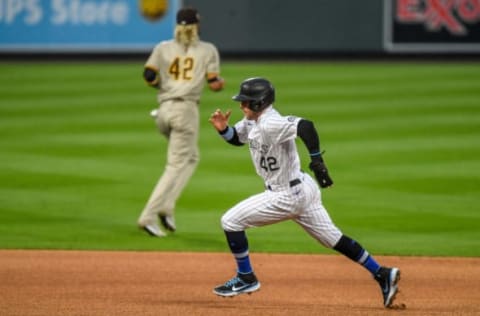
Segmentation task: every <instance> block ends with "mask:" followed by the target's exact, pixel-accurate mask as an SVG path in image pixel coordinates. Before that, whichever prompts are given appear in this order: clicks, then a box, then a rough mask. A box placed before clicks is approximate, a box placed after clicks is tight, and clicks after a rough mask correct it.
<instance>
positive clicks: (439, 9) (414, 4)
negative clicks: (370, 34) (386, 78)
mask: <svg viewBox="0 0 480 316" xmlns="http://www.w3.org/2000/svg"><path fill="white" fill-rule="evenodd" d="M384 47H385V49H386V50H387V51H391V52H422V51H423V52H441V53H448V52H470V53H471V52H480V0H385V2H384Z"/></svg>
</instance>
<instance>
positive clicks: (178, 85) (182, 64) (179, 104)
mask: <svg viewBox="0 0 480 316" xmlns="http://www.w3.org/2000/svg"><path fill="white" fill-rule="evenodd" d="M199 21H200V16H199V14H198V12H197V10H196V9H194V8H183V9H181V10H179V11H178V12H177V25H176V27H175V34H174V37H175V38H174V39H172V40H169V41H163V42H161V43H159V44H158V45H156V46H155V48H154V49H153V51H152V53H151V55H150V57H149V58H148V60H147V62H146V63H145V69H144V73H143V77H144V79H145V80H146V82H147V83H148V84H149V85H150V86H152V87H154V88H156V89H158V94H157V100H158V104H159V107H158V109H156V110H154V111H152V113H151V114H152V116H153V117H154V118H155V122H156V124H157V126H158V129H159V131H160V133H162V134H163V135H165V136H166V137H167V139H168V151H167V163H166V166H165V170H164V172H163V175H162V176H161V178H160V179H159V181H158V183H157V185H156V187H155V188H154V190H153V192H152V194H151V196H150V198H149V200H148V202H147V204H146V206H145V208H144V209H143V212H142V214H141V215H140V218H139V219H138V226H139V227H140V228H142V229H144V230H145V231H146V232H147V233H148V234H150V235H152V236H156V237H163V236H166V232H165V231H164V230H162V229H161V228H160V226H159V224H158V223H159V222H160V223H161V224H162V226H163V228H164V229H166V230H168V231H171V232H174V231H175V230H176V225H175V217H174V213H175V204H176V201H177V199H178V197H179V196H180V194H181V192H182V191H183V189H184V187H185V186H186V184H187V183H188V180H189V179H190V177H191V176H192V174H193V172H194V170H195V168H196V166H197V163H198V160H199V149H198V134H199V111H198V106H199V101H200V96H201V93H202V90H203V87H204V85H205V83H208V86H209V88H210V89H211V90H213V91H220V90H222V88H223V85H224V80H223V79H222V78H221V77H220V58H219V54H218V50H217V48H216V47H215V46H214V45H213V44H211V43H207V42H204V41H201V40H200V39H199V35H198V30H199Z"/></svg>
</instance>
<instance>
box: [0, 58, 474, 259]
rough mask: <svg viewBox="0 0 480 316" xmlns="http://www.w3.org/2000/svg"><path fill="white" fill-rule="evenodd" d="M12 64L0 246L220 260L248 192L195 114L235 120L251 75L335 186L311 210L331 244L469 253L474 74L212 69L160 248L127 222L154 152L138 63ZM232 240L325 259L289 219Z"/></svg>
mask: <svg viewBox="0 0 480 316" xmlns="http://www.w3.org/2000/svg"><path fill="white" fill-rule="evenodd" d="M22 66H23V65H21V64H18V65H3V64H0V136H1V138H0V145H1V146H2V153H1V157H0V161H1V162H2V164H1V165H0V179H1V180H2V181H1V182H0V183H1V185H0V221H1V222H2V223H4V224H3V225H0V236H2V237H0V247H1V248H67V249H132V250H188V251H206V250H208V251H226V249H227V246H226V244H225V241H224V235H223V233H222V231H221V227H220V224H219V221H220V217H221V215H222V214H223V212H225V210H227V209H228V208H229V207H231V206H232V205H234V204H235V203H237V202H238V201H240V200H241V199H244V198H246V197H248V196H249V195H251V194H254V193H257V192H259V191H261V190H262V189H263V184H262V182H261V179H259V178H258V176H256V175H255V172H254V168H253V166H252V164H251V161H250V157H249V153H248V148H246V147H243V148H236V147H233V146H229V145H228V144H225V143H224V141H223V140H222V139H221V138H220V137H219V136H218V135H217V133H216V132H215V131H213V129H212V127H211V126H210V124H209V123H208V117H209V115H210V113H211V112H212V111H214V110H215V109H216V108H222V109H228V108H230V109H232V110H233V113H232V117H231V122H232V123H233V122H235V121H237V120H239V119H240V118H241V113H240V111H239V110H238V104H237V103H235V102H233V101H231V96H232V95H234V94H235V93H237V90H238V84H239V83H240V82H241V81H242V80H243V79H245V78H247V77H251V76H255V75H262V76H266V77H268V78H269V79H271V80H272V81H273V82H274V83H275V86H276V89H277V100H278V102H277V107H278V108H279V110H280V111H281V112H282V113H284V114H290V113H291V114H295V115H299V116H304V117H306V118H309V119H311V120H313V121H314V122H315V123H316V125H317V127H318V129H319V132H320V137H321V142H322V147H323V148H325V149H326V150H327V153H326V156H325V157H326V161H327V165H328V166H329V168H330V170H331V173H332V176H333V178H334V180H335V186H334V187H333V188H332V189H328V190H324V191H323V196H324V202H325V205H326V206H327V208H328V209H329V211H330V213H331V215H332V217H333V218H334V219H335V220H336V222H337V224H338V225H339V226H340V227H341V228H342V229H344V231H345V232H346V233H347V234H350V235H352V236H354V237H356V238H358V239H359V241H361V242H362V244H364V245H365V246H367V247H368V249H369V250H370V251H372V252H375V253H379V254H405V255H409V254H420V255H464V256H478V255H480V253H479V251H478V249H480V248H479V247H478V246H480V244H479V240H480V233H479V232H480V224H479V223H480V218H479V217H480V215H479V214H480V212H479V211H480V209H479V208H478V196H477V195H478V194H477V191H478V179H479V178H480V174H479V172H480V171H479V170H480V162H479V160H478V157H479V155H480V152H479V151H480V146H479V141H478V139H480V138H479V136H480V130H479V126H480V124H478V123H479V113H480V112H479V111H480V108H479V102H478V100H479V98H480V89H478V88H479V82H480V80H479V77H480V72H479V68H480V66H479V65H478V64H475V63H471V64H463V63H461V64H421V63H419V64H414V63H400V64H399V63H392V64H390V63H354V62H349V63H340V62H335V63H322V62H320V63H295V64H293V63H280V62H275V63H250V62H249V63H238V62H226V63H225V64H224V65H223V67H222V74H223V75H224V76H225V78H227V86H226V89H225V90H224V91H222V92H220V93H217V94H213V93H210V92H207V91H206V93H205V94H204V96H203V98H202V102H201V104H200V117H201V134H200V147H201V161H200V164H199V166H198V168H197V171H196V173H195V176H194V177H193V179H192V180H191V182H190V183H189V185H188V186H187V188H186V190H185V193H184V194H183V195H182V197H181V198H180V199H179V201H178V208H177V222H178V225H179V231H178V232H177V233H176V234H175V235H174V236H171V237H169V238H167V239H164V240H162V241H161V242H159V241H158V240H154V239H149V238H146V237H145V236H144V235H143V234H142V233H141V232H139V231H138V230H137V228H136V218H137V216H138V215H139V212H140V211H141V209H142V208H143V205H144V203H145V202H146V199H147V198H148V195H149V194H150V191H151V190H152V189H153V186H154V185H155V183H156V181H157V180H158V177H159V175H160V174H161V172H162V170H163V167H164V166H163V164H164V162H165V156H166V141H165V140H164V139H163V138H161V137H160V136H159V135H158V132H157V131H156V128H155V126H154V122H153V120H152V119H151V118H150V117H149V111H150V110H151V109H152V108H153V107H155V106H156V101H155V96H154V91H153V90H152V89H150V88H148V87H146V86H145V84H144V83H143V81H142V79H141V70H142V67H143V61H139V62H138V63H136V62H128V63H118V64H117V63H115V64H113V63H112V64H102V63H62V64H55V63H41V64H29V69H30V71H29V72H28V73H25V72H20V71H19V68H21V67H22ZM19 73H22V76H20V75H19ZM298 146H299V148H300V150H301V154H302V158H303V165H304V166H303V167H304V169H305V170H307V169H308V160H307V154H306V151H305V150H304V148H303V144H302V143H301V142H299V143H298ZM476 157H477V158H476ZM27 218H28V219H30V220H28V221H27V223H25V221H26V219H27ZM25 229H27V230H28V231H31V232H32V233H31V235H29V236H25V234H24V231H25ZM248 234H249V236H251V248H252V251H266V252H306V253H310V252H326V253H330V252H331V251H330V250H327V249H324V248H322V247H320V246H319V245H318V243H317V242H316V241H314V240H313V239H312V238H311V237H309V236H308V235H307V234H305V233H304V232H303V231H302V230H301V228H299V227H298V226H297V225H295V224H293V223H281V224H278V225H273V226H268V227H264V228H261V229H252V230H249V232H248Z"/></svg>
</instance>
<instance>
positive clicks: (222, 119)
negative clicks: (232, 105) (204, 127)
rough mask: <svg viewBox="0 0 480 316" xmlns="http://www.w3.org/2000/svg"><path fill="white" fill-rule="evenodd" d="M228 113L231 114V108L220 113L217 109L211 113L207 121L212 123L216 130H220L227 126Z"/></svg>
mask: <svg viewBox="0 0 480 316" xmlns="http://www.w3.org/2000/svg"><path fill="white" fill-rule="evenodd" d="M230 114H232V111H231V110H228V111H227V112H225V113H222V111H221V110H220V109H217V110H215V112H213V113H212V115H211V116H210V119H209V120H208V121H209V122H210V123H212V125H213V127H215V129H216V130H217V131H219V132H221V131H223V130H225V129H226V128H227V126H228V120H229V119H230Z"/></svg>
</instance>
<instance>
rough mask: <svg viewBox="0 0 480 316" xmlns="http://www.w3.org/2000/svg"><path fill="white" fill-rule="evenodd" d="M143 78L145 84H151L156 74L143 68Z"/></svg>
mask: <svg viewBox="0 0 480 316" xmlns="http://www.w3.org/2000/svg"><path fill="white" fill-rule="evenodd" d="M143 78H145V80H146V81H147V82H150V83H152V82H154V81H155V79H156V78H157V73H156V72H155V71H154V70H153V69H150V68H145V70H144V71H143Z"/></svg>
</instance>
